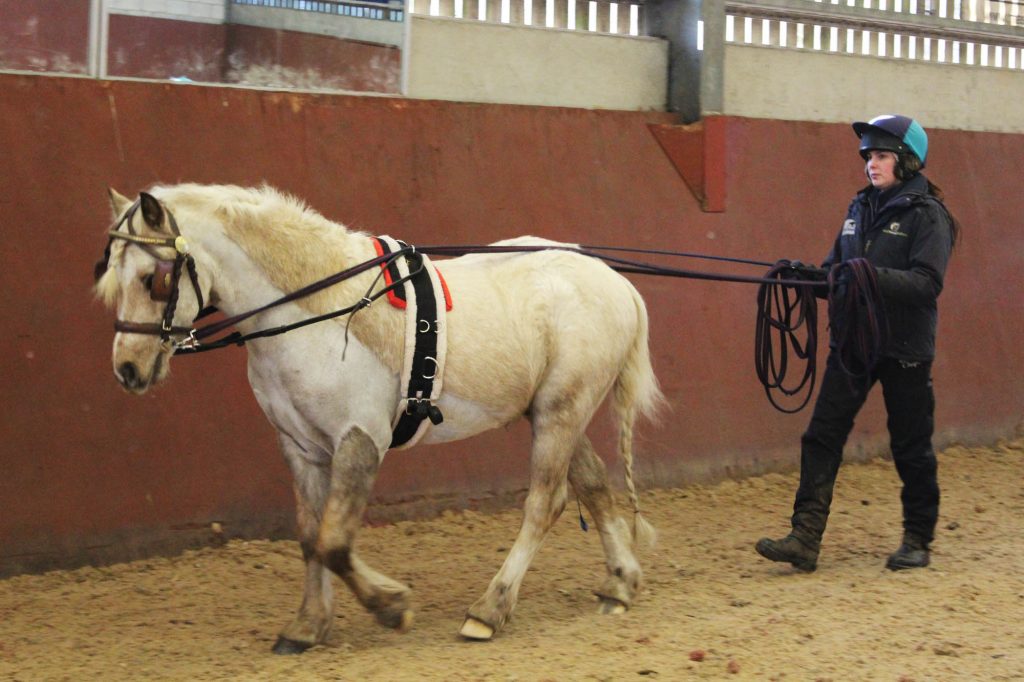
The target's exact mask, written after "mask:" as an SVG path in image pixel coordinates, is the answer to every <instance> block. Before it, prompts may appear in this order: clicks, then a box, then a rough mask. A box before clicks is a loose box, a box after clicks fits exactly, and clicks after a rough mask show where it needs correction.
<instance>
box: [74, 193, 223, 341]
mask: <svg viewBox="0 0 1024 682" xmlns="http://www.w3.org/2000/svg"><path fill="white" fill-rule="evenodd" d="M140 203H141V200H140V201H136V202H135V203H133V204H132V205H131V207H130V208H129V209H128V210H127V211H125V214H124V215H123V216H121V219H120V220H118V221H117V223H116V224H115V225H114V227H113V228H111V229H110V230H109V231H108V232H107V234H108V235H109V237H108V239H107V246H106V248H105V249H104V250H103V259H102V260H100V261H99V262H97V263H96V269H95V273H94V274H95V277H96V280H97V281H98V280H99V278H100V277H102V276H103V273H104V272H106V271H107V267H108V266H109V264H110V248H111V245H112V244H113V242H114V240H115V239H121V240H124V241H126V242H129V243H131V244H137V245H138V246H140V247H142V248H143V249H145V251H146V253H148V254H149V255H151V256H152V257H153V258H154V259H155V260H156V263H155V264H154V266H153V272H152V274H151V275H148V276H147V280H148V286H149V297H150V299H152V300H154V301H158V302H164V303H166V304H167V305H166V306H165V307H164V314H163V317H162V319H161V320H160V322H131V321H128V320H121V319H117V320H115V321H114V330H115V331H118V332H123V333H126V334H149V335H152V336H159V337H160V342H161V343H162V344H163V345H164V346H171V345H172V344H173V345H180V344H185V345H187V343H188V342H187V340H186V341H184V342H182V341H174V340H173V339H172V336H173V335H185V336H189V335H191V333H192V327H176V326H174V313H175V311H176V310H177V307H178V294H179V292H180V289H181V287H180V284H181V271H182V269H183V268H184V269H185V270H186V271H187V272H188V277H189V280H191V282H192V289H193V290H194V291H195V294H196V300H197V301H198V302H199V310H200V315H199V316H202V314H203V311H204V308H203V291H202V289H201V288H200V286H199V276H198V274H196V261H195V259H194V258H192V256H191V255H190V254H189V247H188V241H187V240H186V239H185V237H183V236H182V235H181V231H180V230H179V229H178V223H177V221H176V220H175V219H174V214H172V213H171V212H170V210H168V209H167V207H163V210H164V212H165V213H166V214H167V223H168V225H169V226H170V229H171V236H170V237H147V236H145V235H140V234H137V233H136V232H135V230H134V229H133V228H132V218H133V217H134V215H135V214H136V213H137V212H138V210H139V206H140ZM122 225H125V226H126V228H127V231H121V229H120V228H121V226H122ZM161 246H165V247H170V248H173V249H174V260H169V259H167V258H164V257H162V256H161V255H160V253H159V252H158V251H157V248H158V247H161Z"/></svg>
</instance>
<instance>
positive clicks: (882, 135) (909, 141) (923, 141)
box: [853, 114, 928, 168]
mask: <svg viewBox="0 0 1024 682" xmlns="http://www.w3.org/2000/svg"><path fill="white" fill-rule="evenodd" d="M853 132H855V133H857V137H859V138H860V155H861V156H862V157H864V158H865V159H867V154H868V152H869V151H871V150H873V149H883V150H886V151H891V152H896V154H898V155H903V154H907V153H910V154H913V155H914V156H916V157H917V158H918V159H919V160H920V161H921V167H922V168H924V162H925V158H926V157H927V156H928V134H927V133H926V132H924V128H922V127H921V124H920V123H918V122H917V121H915V120H914V119H912V118H908V117H907V116H900V115H899V114H882V115H881V116H875V117H874V118H873V119H871V120H870V121H868V122H867V123H865V122H863V121H857V122H856V123H854V124H853Z"/></svg>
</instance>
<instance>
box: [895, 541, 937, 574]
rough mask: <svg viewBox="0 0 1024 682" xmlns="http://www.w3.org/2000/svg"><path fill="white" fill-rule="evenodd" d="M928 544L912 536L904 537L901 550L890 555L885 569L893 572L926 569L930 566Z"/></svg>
mask: <svg viewBox="0 0 1024 682" xmlns="http://www.w3.org/2000/svg"><path fill="white" fill-rule="evenodd" d="M929 561H930V557H929V555H928V543H927V542H923V541H922V540H920V539H919V538H915V537H914V536H912V535H904V536H903V542H902V543H901V544H900V548H899V549H897V550H896V551H895V552H893V553H892V554H890V555H889V558H888V559H887V560H886V562H885V567H886V568H888V569H889V570H891V571H902V570H904V569H907V568H924V567H925V566H927V565H928V563H929Z"/></svg>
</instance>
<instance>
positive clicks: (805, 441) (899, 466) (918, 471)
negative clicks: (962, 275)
mask: <svg viewBox="0 0 1024 682" xmlns="http://www.w3.org/2000/svg"><path fill="white" fill-rule="evenodd" d="M876 382H881V384H882V394H883V397H884V398H885V409H886V412H887V413H888V427H889V442H890V446H891V449H892V457H893V461H894V462H895V464H896V470H897V471H898V472H899V475H900V480H901V481H902V482H903V491H902V494H901V495H900V499H901V501H902V503H903V530H904V533H906V534H909V535H912V536H913V537H915V538H916V539H918V540H920V541H922V542H924V543H925V545H926V546H927V544H928V543H930V542H931V541H932V540H933V539H934V537H935V524H936V522H937V521H938V516H939V483H938V479H937V476H936V470H937V462H936V459H935V451H934V450H933V449H932V433H933V431H934V429H935V417H934V414H935V396H934V393H933V392H932V379H931V363H930V362H922V363H917V364H912V365H911V364H908V363H901V362H900V361H899V360H893V359H891V358H883V359H882V360H881V361H880V362H879V363H878V366H877V367H876V368H875V370H874V372H873V373H872V375H871V377H870V378H869V380H868V381H867V382H865V381H864V380H860V381H857V380H850V379H849V378H848V377H847V376H846V375H845V374H844V373H843V371H842V370H841V369H839V367H838V366H837V364H836V362H835V359H834V358H833V357H832V356H831V355H830V356H829V358H828V364H827V366H826V369H825V375H824V378H823V379H822V383H821V390H820V391H819V393H818V400H817V402H816V403H815V405H814V414H813V415H812V416H811V423H810V425H809V426H808V427H807V431H806V432H805V433H804V435H803V438H802V439H801V451H800V487H799V488H798V489H797V492H796V501H795V502H794V503H793V519H792V522H793V534H794V535H795V536H797V537H798V538H800V539H801V540H802V541H804V542H805V543H806V544H807V545H809V546H811V547H814V548H817V547H819V546H820V544H821V536H822V534H823V533H824V532H825V523H826V521H827V520H828V512H829V507H830V506H831V504H832V489H833V486H834V485H835V481H836V474H837V473H838V472H839V464H840V463H841V462H842V459H843V446H844V445H845V444H846V439H847V437H848V436H849V435H850V431H851V430H852V429H853V420H854V418H855V417H856V416H857V413H858V412H859V411H860V408H861V407H862V406H863V405H864V401H865V400H866V399H867V396H868V392H869V391H870V390H871V388H872V387H873V386H874V385H875V383H876Z"/></svg>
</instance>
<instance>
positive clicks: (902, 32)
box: [698, 0, 1024, 70]
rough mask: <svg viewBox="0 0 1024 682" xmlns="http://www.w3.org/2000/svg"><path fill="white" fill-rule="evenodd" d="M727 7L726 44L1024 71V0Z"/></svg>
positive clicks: (813, 0)
mask: <svg viewBox="0 0 1024 682" xmlns="http://www.w3.org/2000/svg"><path fill="white" fill-rule="evenodd" d="M725 9H726V17H725V41H726V43H734V44H745V45H757V46H765V47H778V48H786V49H797V50H813V51H820V52H830V53H836V54H850V55H860V56H871V57H884V58H891V59H904V60H915V61H924V62H932V63H938V64H961V65H967V66H982V67H990V68H1003V69H1017V70H1021V69H1024V30H1021V28H1018V26H1024V16H1022V14H1024V12H1022V0H799V1H797V2H794V1H792V0H789V1H788V2H787V1H785V0H783V1H776V2H764V3H761V2H750V1H743V0H735V1H730V0H726V3H725ZM702 31H703V26H702V25H700V26H698V44H699V45H700V44H702V42H703V34H702Z"/></svg>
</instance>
